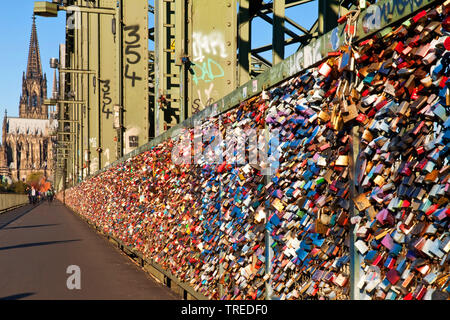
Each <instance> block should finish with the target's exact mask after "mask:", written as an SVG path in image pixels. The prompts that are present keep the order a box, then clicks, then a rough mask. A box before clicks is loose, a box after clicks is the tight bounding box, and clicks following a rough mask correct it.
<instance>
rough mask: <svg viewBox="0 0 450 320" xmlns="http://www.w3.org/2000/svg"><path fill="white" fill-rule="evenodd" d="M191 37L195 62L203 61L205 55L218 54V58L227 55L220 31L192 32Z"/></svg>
mask: <svg viewBox="0 0 450 320" xmlns="http://www.w3.org/2000/svg"><path fill="white" fill-rule="evenodd" d="M192 39H193V45H192V49H193V54H194V61H195V62H203V60H204V59H205V56H206V55H210V56H219V57H220V58H226V57H227V56H228V55H227V53H226V48H225V41H224V37H223V34H222V33H219V32H211V33H210V34H209V35H204V34H202V33H201V32H194V33H193V35H192Z"/></svg>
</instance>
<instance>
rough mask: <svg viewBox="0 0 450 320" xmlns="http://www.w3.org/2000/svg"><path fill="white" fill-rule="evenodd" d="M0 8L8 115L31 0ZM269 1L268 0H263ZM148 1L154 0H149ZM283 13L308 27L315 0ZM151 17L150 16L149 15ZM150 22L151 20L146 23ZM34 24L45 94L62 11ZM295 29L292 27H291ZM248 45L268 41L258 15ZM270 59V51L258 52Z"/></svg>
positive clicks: (18, 81) (0, 100)
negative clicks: (45, 84) (45, 85)
mask: <svg viewBox="0 0 450 320" xmlns="http://www.w3.org/2000/svg"><path fill="white" fill-rule="evenodd" d="M1 2H2V9H1V10H0V43H1V50H0V71H1V76H0V113H1V114H0V116H1V118H0V119H3V114H4V111H5V109H6V110H7V111H8V115H9V116H12V117H14V116H18V115H19V97H20V93H21V86H22V72H24V71H25V69H26V64H27V58H28V46H29V41H30V33H31V24H32V20H31V17H32V15H33V6H34V5H33V3H34V0H14V1H10V0H8V1H5V0H2V1H1ZM266 2H271V1H266ZM150 3H151V4H153V3H154V1H150ZM286 15H287V16H288V17H290V18H291V19H293V20H294V21H296V22H297V23H299V24H300V25H302V26H304V27H306V28H309V27H311V25H312V24H313V23H314V21H315V20H316V19H317V1H313V2H311V3H308V4H305V5H302V6H299V7H293V8H289V9H287V11H286ZM150 18H152V17H150ZM150 24H151V23H150ZM36 26H37V31H38V38H39V48H40V51H41V60H42V68H43V71H44V72H45V73H46V74H47V81H48V83H47V85H48V90H47V91H48V95H50V94H51V88H52V81H53V70H52V69H50V67H49V60H50V58H51V57H58V56H59V44H60V43H64V41H65V40H64V37H65V35H64V30H65V13H63V12H61V13H60V15H59V16H58V18H45V17H37V19H36ZM291 29H292V30H294V31H295V30H296V29H295V28H291ZM252 36H253V40H252V45H253V47H259V46H262V45H266V44H268V43H271V40H272V39H271V29H270V25H269V24H268V23H267V22H265V21H263V20H262V19H260V18H258V19H255V20H254V22H253V29H252ZM297 47H298V45H292V46H289V47H288V48H287V49H286V57H287V56H289V55H291V54H292V53H294V52H295V50H296V49H297ZM262 55H263V57H265V58H266V59H268V60H271V52H270V51H269V52H267V53H264V54H262Z"/></svg>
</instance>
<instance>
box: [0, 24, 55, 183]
mask: <svg viewBox="0 0 450 320" xmlns="http://www.w3.org/2000/svg"><path fill="white" fill-rule="evenodd" d="M44 99H47V77H46V75H45V74H43V73H42V65H41V56H40V52H39V44H38V38H37V32H36V21H35V19H34V18H33V25H32V29H31V39H30V48H29V53H28V64H27V71H26V73H25V72H24V73H23V76H22V95H21V97H20V103H19V117H8V116H7V114H6V112H5V117H4V119H3V131H2V144H1V146H0V175H1V176H3V177H10V178H11V179H12V180H13V181H17V180H22V181H25V180H26V178H27V176H28V175H29V174H30V173H32V172H42V173H43V174H44V176H45V177H46V178H47V180H50V181H52V180H53V168H54V164H53V162H54V161H53V152H54V150H55V148H54V143H55V138H54V137H53V136H52V134H53V132H54V131H55V130H56V128H57V121H56V119H53V116H51V117H50V118H49V114H48V106H46V105H44Z"/></svg>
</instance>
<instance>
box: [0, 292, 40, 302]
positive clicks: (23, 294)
mask: <svg viewBox="0 0 450 320" xmlns="http://www.w3.org/2000/svg"><path fill="white" fill-rule="evenodd" d="M33 294H34V292H26V293H19V294H14V295H12V296H7V297H0V300H19V299H22V298H26V297H29V296H32V295H33Z"/></svg>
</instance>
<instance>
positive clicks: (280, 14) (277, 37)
mask: <svg viewBox="0 0 450 320" xmlns="http://www.w3.org/2000/svg"><path fill="white" fill-rule="evenodd" d="M285 10H286V0H273V29H272V30H273V33H272V44H273V50H272V62H273V64H274V65H275V64H277V63H280V62H281V61H283V59H284V33H285V32H286V30H287V29H286V28H285V26H284V16H285ZM289 33H290V32H289ZM294 35H295V36H296V34H295V33H294Z"/></svg>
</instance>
